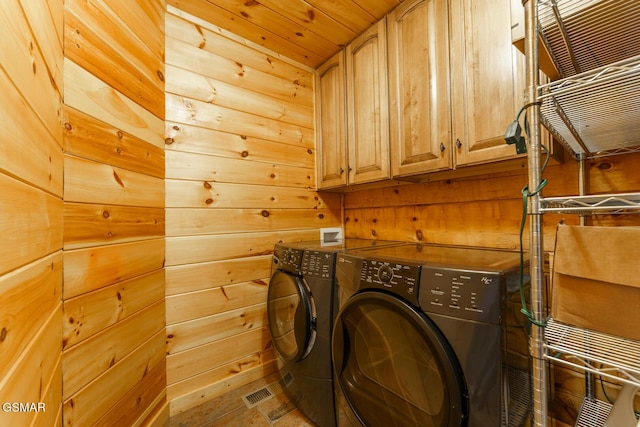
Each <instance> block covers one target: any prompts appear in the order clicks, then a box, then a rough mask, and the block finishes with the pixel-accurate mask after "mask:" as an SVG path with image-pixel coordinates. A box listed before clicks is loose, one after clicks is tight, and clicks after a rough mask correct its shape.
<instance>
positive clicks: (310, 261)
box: [302, 250, 335, 280]
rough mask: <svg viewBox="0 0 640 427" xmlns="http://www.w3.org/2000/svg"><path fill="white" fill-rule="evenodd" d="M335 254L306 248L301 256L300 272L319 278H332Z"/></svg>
mask: <svg viewBox="0 0 640 427" xmlns="http://www.w3.org/2000/svg"><path fill="white" fill-rule="evenodd" d="M334 257H335V254H334V253H332V252H323V251H313V250H306V251H304V255H303V256H302V274H303V275H304V276H305V277H317V278H320V279H329V280H331V279H332V278H333V266H334V265H335V263H334Z"/></svg>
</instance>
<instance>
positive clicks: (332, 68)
mask: <svg viewBox="0 0 640 427" xmlns="http://www.w3.org/2000/svg"><path fill="white" fill-rule="evenodd" d="M344 73H345V70H344V50H341V51H340V52H338V53H337V54H335V55H334V56H333V57H332V58H330V59H329V60H328V61H327V62H325V63H324V64H322V65H321V66H320V67H318V69H317V70H316V77H315V80H316V88H315V92H316V175H317V186H318V189H327V188H334V187H341V186H344V185H347V167H348V166H347V134H346V129H347V128H346V123H345V120H346V118H345V107H346V93H345V79H344V77H345V76H344Z"/></svg>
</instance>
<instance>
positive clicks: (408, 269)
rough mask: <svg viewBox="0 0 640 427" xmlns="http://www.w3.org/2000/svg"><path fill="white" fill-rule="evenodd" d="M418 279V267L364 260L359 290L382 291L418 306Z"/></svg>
mask: <svg viewBox="0 0 640 427" xmlns="http://www.w3.org/2000/svg"><path fill="white" fill-rule="evenodd" d="M419 279H420V266H419V265H411V264H404V263H396V262H388V261H379V260H375V259H364V260H363V261H362V269H361V270H360V289H367V288H377V289H384V290H386V291H389V292H393V293H394V294H397V295H399V296H401V297H403V298H405V299H406V300H407V301H409V302H410V303H411V304H413V305H418V280H419Z"/></svg>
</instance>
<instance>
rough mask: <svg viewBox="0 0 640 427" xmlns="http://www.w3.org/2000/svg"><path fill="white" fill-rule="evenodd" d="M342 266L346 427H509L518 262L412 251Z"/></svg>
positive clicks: (470, 252)
mask: <svg viewBox="0 0 640 427" xmlns="http://www.w3.org/2000/svg"><path fill="white" fill-rule="evenodd" d="M336 264H337V265H336V292H337V295H338V306H339V312H338V314H337V316H336V320H335V324H334V330H333V338H332V357H333V363H334V381H335V389H336V408H337V414H338V419H339V425H340V426H350V425H352V426H366V427H378V426H381V427H382V426H385V427H386V426H420V427H459V426H468V427H488V426H496V427H497V426H500V425H502V424H503V423H504V422H505V416H504V414H505V413H506V411H507V408H505V406H506V405H507V403H506V402H503V397H505V393H503V388H504V386H505V384H506V383H505V382H504V381H505V376H504V372H505V371H504V369H503V362H504V355H505V354H506V349H505V346H504V339H503V336H504V330H503V326H504V325H503V319H502V318H503V316H502V307H503V298H504V296H505V294H506V291H507V288H509V287H511V288H513V285H512V284H510V283H509V282H510V281H515V282H519V276H520V274H519V271H520V255H519V253H516V252H508V251H499V250H491V249H481V248H467V247H453V246H440V245H415V244H410V245H404V246H394V247H388V248H380V249H375V250H371V251H366V252H364V251H357V250H355V251H351V252H349V253H344V254H342V253H341V254H338V255H337V261H336ZM503 411H505V412H503Z"/></svg>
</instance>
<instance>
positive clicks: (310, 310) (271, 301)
mask: <svg viewBox="0 0 640 427" xmlns="http://www.w3.org/2000/svg"><path fill="white" fill-rule="evenodd" d="M267 315H268V318H269V331H270V332H271V337H272V339H273V344H274V346H275V348H276V350H277V351H278V353H280V356H281V357H282V358H283V359H284V360H286V361H291V362H296V361H299V360H302V359H304V358H305V357H307V355H308V354H309V352H310V351H311V349H312V348H313V345H314V343H315V339H316V306H315V303H314V301H313V297H312V296H311V293H310V292H309V288H308V287H307V285H306V284H305V283H304V281H303V280H302V279H301V278H300V277H299V276H294V275H292V274H289V273H286V272H284V271H281V270H276V271H275V272H274V273H273V276H272V277H271V280H270V281H269V288H268V291H267Z"/></svg>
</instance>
